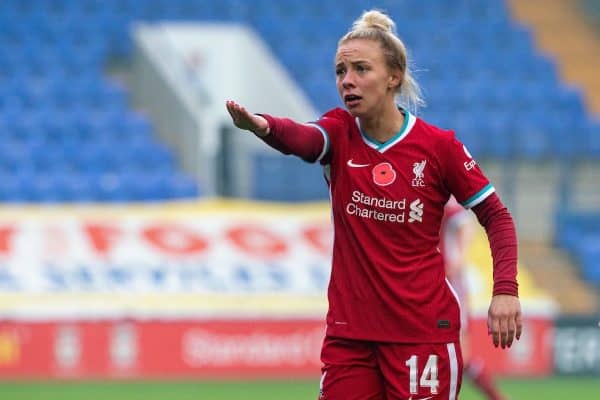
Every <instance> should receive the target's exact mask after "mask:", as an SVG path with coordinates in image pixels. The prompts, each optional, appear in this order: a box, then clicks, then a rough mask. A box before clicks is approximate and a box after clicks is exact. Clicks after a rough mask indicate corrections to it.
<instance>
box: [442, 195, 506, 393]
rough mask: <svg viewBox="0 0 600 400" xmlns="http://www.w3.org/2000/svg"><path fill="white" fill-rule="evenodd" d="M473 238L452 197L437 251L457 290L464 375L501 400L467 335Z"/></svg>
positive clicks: (464, 215)
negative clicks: (468, 267)
mask: <svg viewBox="0 0 600 400" xmlns="http://www.w3.org/2000/svg"><path fill="white" fill-rule="evenodd" d="M472 236H473V225H472V219H471V215H470V214H469V212H468V211H467V210H466V209H465V208H464V207H463V206H461V205H460V204H459V203H458V202H457V201H456V199H455V198H454V197H453V196H452V197H450V200H448V203H446V207H444V218H443V219H442V227H441V229H440V250H441V251H442V254H443V255H444V263H445V265H446V276H447V277H448V280H449V281H450V284H451V285H452V287H453V288H454V290H455V291H456V294H457V296H458V299H459V300H460V304H461V314H460V317H461V331H460V345H461V349H462V355H463V365H464V370H465V374H466V376H467V377H469V378H470V379H471V381H472V382H473V383H474V384H475V386H476V387H477V388H478V389H479V390H481V392H482V393H484V394H485V395H486V397H487V398H488V399H489V400H504V399H505V397H503V396H502V395H501V394H500V389H499V388H498V387H497V385H496V384H495V383H494V380H493V379H492V376H491V374H490V372H489V370H488V369H487V368H486V365H485V360H483V359H482V358H481V357H477V356H476V355H473V354H472V353H471V346H470V335H469V317H470V311H469V288H468V282H467V276H466V268H467V251H468V248H469V245H470V244H471V239H472Z"/></svg>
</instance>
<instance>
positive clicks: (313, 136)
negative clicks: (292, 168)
mask: <svg viewBox="0 0 600 400" xmlns="http://www.w3.org/2000/svg"><path fill="white" fill-rule="evenodd" d="M225 105H226V107H227V111H228V112H229V114H230V115H231V119H232V120H233V123H234V124H235V126H237V127H238V128H240V129H245V130H249V131H251V132H253V133H254V134H255V135H256V136H258V137H259V138H260V139H261V140H262V141H264V142H265V143H266V144H268V145H269V146H271V147H273V148H274V149H276V150H279V151H280V152H282V153H283V154H294V155H296V156H298V157H300V158H302V159H303V160H304V161H308V162H315V161H319V160H321V159H322V158H323V156H324V155H325V152H326V151H327V140H326V138H325V136H324V134H323V133H322V132H321V130H319V129H318V128H317V127H315V126H313V125H306V124H299V123H297V122H295V121H292V120H291V119H288V118H276V117H273V116H270V115H268V114H251V113H249V112H248V111H247V110H246V109H245V108H244V107H242V106H241V105H239V104H237V103H236V102H234V101H231V100H230V101H227V102H226V103H225Z"/></svg>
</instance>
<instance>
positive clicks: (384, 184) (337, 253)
mask: <svg viewBox="0 0 600 400" xmlns="http://www.w3.org/2000/svg"><path fill="white" fill-rule="evenodd" d="M394 28H395V24H394V22H393V21H392V20H391V19H390V18H389V17H388V16H387V15H385V14H383V13H382V12H379V11H375V10H372V11H367V12H365V13H364V14H363V15H362V16H361V17H360V18H359V19H358V20H357V21H355V22H354V24H353V26H352V28H351V30H350V31H349V32H348V33H347V34H346V35H344V36H343V37H342V38H341V39H340V41H339V43H338V48H337V53H336V56H335V74H336V86H337V89H338V92H339V94H340V96H341V98H342V100H343V102H344V104H345V108H346V109H345V110H344V109H340V108H335V109H333V110H331V111H329V112H327V113H325V114H324V115H323V116H322V117H321V118H320V119H319V120H318V121H316V122H314V123H309V124H300V123H297V122H295V121H292V120H290V119H286V118H276V117H273V116H270V115H267V114H262V115H261V114H259V115H256V114H252V113H250V112H248V111H247V110H246V109H245V108H244V107H242V106H241V105H239V104H237V103H236V102H234V101H227V102H226V107H227V110H228V111H229V113H230V115H231V118H232V120H233V123H234V124H235V125H236V126H237V127H238V128H241V129H246V130H249V131H252V132H254V134H255V135H256V136H258V137H259V138H261V139H262V140H263V141H264V142H265V143H267V144H268V145H270V146H272V147H274V148H275V149H278V150H279V151H281V152H282V153H285V154H294V155H296V156H299V157H301V158H302V159H304V160H306V161H309V162H319V163H320V164H322V165H323V166H324V171H325V177H326V179H327V182H328V185H329V190H330V194H331V206H332V215H333V223H334V245H333V260H332V271H331V280H330V283H329V289H328V300H329V311H328V313H327V332H326V337H325V340H324V342H323V348H322V351H321V360H322V362H323V368H322V376H321V394H320V398H321V399H326V400H338V399H339V400H342V399H343V400H354V399H355V400H366V399H381V400H383V399H387V400H392V399H398V400H400V399H401V400H406V399H411V400H417V399H419V400H425V399H456V398H457V394H458V391H459V389H460V384H461V379H462V378H461V377H462V368H463V366H462V357H461V351H460V343H459V332H460V306H459V302H458V300H457V298H456V295H455V293H454V292H453V290H452V288H451V286H450V285H449V284H448V282H447V280H446V277H445V272H444V262H443V259H442V255H441V254H440V251H439V250H438V242H439V231H440V222H441V219H442V214H443V209H444V205H445V203H446V201H447V200H448V198H449V197H450V195H451V194H453V195H454V196H455V197H456V198H457V199H458V201H460V202H461V204H462V205H463V206H464V207H466V208H472V209H473V211H474V212H475V214H476V215H477V217H478V219H479V221H480V223H481V224H482V225H483V226H484V227H485V229H486V230H487V234H488V238H489V241H490V246H491V250H492V256H493V259H494V289H493V297H492V300H491V303H490V308H489V318H488V325H489V330H490V334H491V335H492V340H493V343H494V345H495V346H501V347H502V348H505V347H510V346H511V344H512V342H513V339H514V338H515V336H516V337H517V339H518V338H519V336H520V334H521V311H520V303H519V299H518V297H517V281H516V275H517V271H516V258H517V241H516V234H515V229H514V224H513V221H512V218H511V216H510V214H509V213H508V211H507V209H506V208H505V207H504V206H503V205H502V203H501V201H500V199H499V198H498V196H497V195H496V194H495V193H494V187H493V186H492V185H491V184H490V183H489V181H488V180H487V178H486V177H485V176H484V174H483V172H482V171H481V169H480V168H479V166H478V165H477V163H476V162H475V160H474V159H473V158H472V157H471V155H470V154H469V152H468V151H467V149H466V148H465V147H464V146H463V144H462V143H460V142H459V141H458V140H457V139H456V138H455V135H454V133H453V132H451V131H444V130H441V129H439V128H437V127H435V126H433V125H430V124H428V123H426V122H425V121H423V120H422V119H420V118H417V117H415V115H413V114H412V113H411V112H410V111H409V108H407V107H403V106H398V105H397V104H396V97H397V95H399V96H400V99H404V100H406V102H407V103H409V105H410V104H412V105H418V104H419V103H420V96H419V87H418V85H417V83H416V82H415V80H414V79H413V78H412V76H411V73H410V69H409V68H408V65H407V54H406V49H405V47H404V44H403V43H402V41H401V40H400V39H399V38H398V37H397V36H396V34H395V32H394V30H395V29H394ZM449 95H450V94H449ZM274 173H276V172H274Z"/></svg>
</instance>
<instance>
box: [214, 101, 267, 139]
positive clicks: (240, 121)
mask: <svg viewBox="0 0 600 400" xmlns="http://www.w3.org/2000/svg"><path fill="white" fill-rule="evenodd" d="M225 106H226V107H227V111H228V112H229V115H231V119H232V120H233V124H234V125H235V126H237V127H238V128H240V129H245V130H248V131H251V132H254V133H255V134H256V135H258V136H267V135H268V134H269V123H268V122H267V120H266V119H264V118H263V117H261V116H260V115H256V114H251V113H249V112H248V110H246V109H245V108H244V107H242V106H241V105H239V104H238V103H236V102H235V101H232V100H227V101H226V102H225Z"/></svg>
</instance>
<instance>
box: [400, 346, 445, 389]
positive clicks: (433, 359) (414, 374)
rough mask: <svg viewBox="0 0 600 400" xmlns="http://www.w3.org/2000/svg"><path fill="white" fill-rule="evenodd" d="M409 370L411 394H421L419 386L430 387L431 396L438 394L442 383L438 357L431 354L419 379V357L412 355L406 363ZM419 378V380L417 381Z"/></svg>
mask: <svg viewBox="0 0 600 400" xmlns="http://www.w3.org/2000/svg"><path fill="white" fill-rule="evenodd" d="M404 364H405V365H406V366H407V367H408V368H409V374H408V375H409V392H410V394H417V393H419V386H421V387H428V388H429V390H430V393H431V394H437V393H438V386H439V385H440V381H439V379H438V356H437V355H435V354H430V355H429V357H428V358H427V362H426V363H425V368H423V372H422V373H421V375H420V377H419V357H417V356H416V355H412V356H411V357H410V358H409V359H408V360H406V362H405V363H404ZM417 378H418V380H417Z"/></svg>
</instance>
